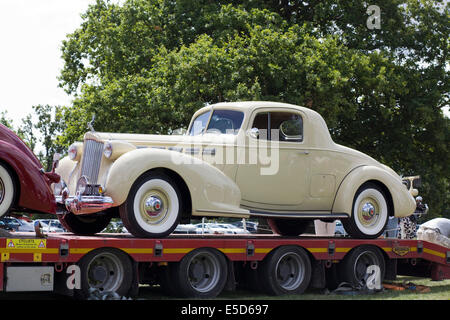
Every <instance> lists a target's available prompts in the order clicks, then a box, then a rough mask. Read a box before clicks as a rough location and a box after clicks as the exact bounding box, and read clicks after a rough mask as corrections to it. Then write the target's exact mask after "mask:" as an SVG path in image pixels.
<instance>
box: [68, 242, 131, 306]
mask: <svg viewBox="0 0 450 320" xmlns="http://www.w3.org/2000/svg"><path fill="white" fill-rule="evenodd" d="M78 265H79V267H80V271H81V289H79V290H76V291H75V294H76V297H78V298H81V299H87V298H88V297H89V296H90V294H91V290H95V289H96V290H98V291H100V292H101V293H103V292H104V293H112V292H115V293H117V294H118V295H119V296H126V295H127V294H128V292H129V291H130V288H131V285H132V282H133V267H132V263H131V260H130V258H129V257H128V256H127V255H126V254H125V253H124V252H122V251H120V250H118V249H114V248H101V249H96V250H93V251H91V252H89V253H88V254H86V255H85V256H84V257H83V258H82V259H81V260H80V262H79V264H78Z"/></svg>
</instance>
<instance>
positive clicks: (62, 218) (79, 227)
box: [58, 212, 112, 236]
mask: <svg viewBox="0 0 450 320" xmlns="http://www.w3.org/2000/svg"><path fill="white" fill-rule="evenodd" d="M111 218H112V216H111V215H110V214H108V213H106V212H100V213H93V214H88V215H75V214H73V213H71V212H68V213H65V214H63V215H58V220H59V222H61V224H62V225H63V227H64V228H65V229H66V230H67V231H69V232H72V233H75V234H79V235H84V236H88V235H93V234H96V233H99V232H101V231H102V230H103V229H105V228H106V227H107V226H108V224H109V222H110V221H111Z"/></svg>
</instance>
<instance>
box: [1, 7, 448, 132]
mask: <svg viewBox="0 0 450 320" xmlns="http://www.w3.org/2000/svg"><path fill="white" fill-rule="evenodd" d="M92 3H95V0H1V1H0V112H1V111H4V110H6V111H7V118H9V119H12V120H13V125H14V126H15V127H18V126H19V125H21V119H23V118H25V116H26V115H27V114H29V113H31V112H32V106H33V105H38V104H50V105H70V103H71V97H70V96H69V95H67V94H66V93H65V92H64V90H63V89H61V88H58V79H57V77H58V76H59V74H60V70H61V69H62V66H63V60H62V58H61V44H62V40H64V39H65V38H66V35H67V34H68V33H72V32H73V31H74V30H75V29H77V28H78V27H79V26H80V24H81V22H82V19H81V17H80V14H81V13H83V12H85V11H86V9H87V7H88V5H89V4H92ZM119 3H120V1H119ZM446 114H447V116H450V112H448V109H447V112H446Z"/></svg>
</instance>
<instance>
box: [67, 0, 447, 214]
mask: <svg viewBox="0 0 450 320" xmlns="http://www.w3.org/2000/svg"><path fill="white" fill-rule="evenodd" d="M374 4H375V3H374ZM376 5H378V6H379V8H380V12H381V28H380V29H374V30H369V29H368V28H367V25H366V22H367V19H368V15H367V13H366V10H367V6H368V4H367V3H365V2H361V1H356V0H350V1H349V0H335V1H333V0H324V1H318V0H317V1H314V0H313V1H307V2H306V1H288V0H253V1H238V0H235V1H209V0H201V1H194V0H180V1H169V0H148V1H144V0H128V1H125V2H124V3H123V4H121V5H119V4H113V3H110V2H107V1H101V0H98V1H97V2H96V3H95V4H94V5H91V6H90V7H89V9H88V10H87V11H86V13H85V14H84V15H83V23H82V24H81V26H80V28H78V29H77V30H75V31H74V32H73V33H72V34H70V35H68V37H67V39H66V40H65V41H64V42H63V46H62V57H63V59H64V62H65V65H64V68H63V70H62V72H61V76H60V86H61V87H63V88H64V89H65V90H66V91H67V92H68V93H70V94H73V95H74V96H75V99H74V102H73V105H72V106H70V107H67V108H64V109H63V110H62V113H63V116H64V121H65V123H66V124H67V129H66V130H65V131H64V133H63V136H62V139H61V141H60V143H63V144H65V145H68V144H70V143H71V142H73V141H74V140H77V139H80V138H81V137H82V135H83V133H84V131H85V130H86V123H87V122H88V121H89V120H90V118H91V116H92V114H94V113H95V114H96V116H97V121H96V129H97V130H98V131H116V132H140V133H166V132H170V131H171V130H172V129H176V128H178V127H180V126H186V125H187V123H188V122H189V119H190V117H191V115H192V113H193V112H194V111H195V110H197V109H198V108H200V107H201V106H203V105H204V104H206V103H214V102H219V101H231V100H255V99H258V100H276V101H284V102H289V103H294V104H299V105H304V106H307V107H310V108H312V109H314V110H317V111H318V112H320V113H321V114H322V115H323V116H324V118H325V120H326V121H327V123H328V125H329V127H330V131H331V133H332V135H333V138H334V140H335V141H336V142H338V143H342V144H344V145H347V146H350V147H354V148H356V149H358V150H361V151H363V152H365V153H368V154H370V155H371V156H373V157H374V158H376V159H379V160H381V161H382V162H383V163H385V164H387V165H389V166H391V167H393V168H394V170H396V171H397V172H399V173H402V174H405V175H409V174H421V175H422V176H423V180H424V186H423V188H422V190H421V193H422V194H423V196H424V198H425V199H426V200H427V201H428V203H429V205H430V207H431V208H432V212H433V214H435V215H444V216H450V212H449V209H448V207H449V205H450V199H449V194H448V192H446V191H445V190H448V186H449V180H448V179H449V178H448V177H450V172H449V165H448V161H442V159H446V158H447V157H448V141H449V119H447V118H445V117H444V116H443V113H442V108H443V107H445V106H448V104H449V103H448V102H449V91H450V90H449V86H450V81H448V80H449V79H448V49H449V48H450V46H449V37H448V34H449V33H450V32H449V31H450V30H449V29H450V24H449V21H448V14H449V4H448V3H447V4H446V3H444V2H442V1H431V0H421V1H417V0H403V1H400V0H383V1H381V0H380V1H377V3H376Z"/></svg>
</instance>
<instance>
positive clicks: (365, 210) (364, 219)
mask: <svg viewBox="0 0 450 320" xmlns="http://www.w3.org/2000/svg"><path fill="white" fill-rule="evenodd" d="M388 219H389V206H388V202H387V198H386V195H385V194H384V192H383V190H381V189H380V187H378V186H377V185H376V184H374V183H370V182H368V183H365V184H363V185H362V186H361V187H360V188H359V189H358V191H357V192H356V194H355V197H354V200H353V207H352V215H351V216H350V217H349V218H347V219H343V220H342V224H343V225H344V229H345V230H346V231H347V232H348V233H349V234H350V235H351V236H352V237H354V238H362V239H375V238H378V237H379V236H380V235H381V234H382V233H383V231H384V228H385V227H386V224H387V223H388Z"/></svg>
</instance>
